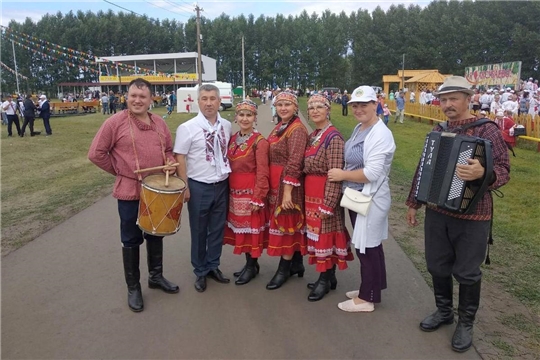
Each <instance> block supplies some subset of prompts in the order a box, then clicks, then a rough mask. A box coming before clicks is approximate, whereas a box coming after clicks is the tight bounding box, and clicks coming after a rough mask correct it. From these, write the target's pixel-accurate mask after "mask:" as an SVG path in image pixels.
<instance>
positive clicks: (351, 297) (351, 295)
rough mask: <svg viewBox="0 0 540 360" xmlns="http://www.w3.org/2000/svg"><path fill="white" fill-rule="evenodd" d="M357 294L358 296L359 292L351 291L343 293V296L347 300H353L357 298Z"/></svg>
mask: <svg viewBox="0 0 540 360" xmlns="http://www.w3.org/2000/svg"><path fill="white" fill-rule="evenodd" d="M359 294H360V291H358V290H353V291H347V292H346V293H345V296H346V297H348V298H349V299H354V298H357V297H358V295H359Z"/></svg>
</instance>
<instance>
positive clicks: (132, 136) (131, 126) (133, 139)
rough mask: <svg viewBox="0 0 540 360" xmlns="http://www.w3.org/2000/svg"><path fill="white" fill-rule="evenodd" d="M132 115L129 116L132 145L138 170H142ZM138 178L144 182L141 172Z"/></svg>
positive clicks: (138, 173)
mask: <svg viewBox="0 0 540 360" xmlns="http://www.w3.org/2000/svg"><path fill="white" fill-rule="evenodd" d="M130 115H131V114H129V115H128V122H129V133H130V135H131V144H132V145H133V153H134V154H135V166H136V167H137V170H141V167H140V165H139V156H137V148H136V146H135V135H134V134H133V124H132V123H131V116H130ZM137 177H138V178H139V181H140V182H142V176H141V173H140V172H137Z"/></svg>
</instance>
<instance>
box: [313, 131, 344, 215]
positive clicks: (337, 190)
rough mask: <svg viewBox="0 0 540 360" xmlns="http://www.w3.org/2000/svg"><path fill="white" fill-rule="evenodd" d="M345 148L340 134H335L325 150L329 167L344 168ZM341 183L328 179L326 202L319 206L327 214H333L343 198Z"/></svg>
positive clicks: (325, 190)
mask: <svg viewBox="0 0 540 360" xmlns="http://www.w3.org/2000/svg"><path fill="white" fill-rule="evenodd" d="M344 148H345V143H344V142H343V139H342V138H341V137H340V136H334V137H333V138H332V140H330V143H329V144H328V146H327V147H326V149H324V148H321V150H322V151H325V155H326V161H327V163H328V169H333V168H338V169H343V165H344V162H345V160H344V155H343V152H344ZM341 185H342V183H341V182H340V181H339V182H331V181H327V182H326V185H325V188H324V203H323V204H322V205H321V206H320V207H319V210H320V211H321V212H323V213H325V214H331V215H332V214H333V212H334V209H335V208H336V206H337V205H338V203H339V200H340V198H341Z"/></svg>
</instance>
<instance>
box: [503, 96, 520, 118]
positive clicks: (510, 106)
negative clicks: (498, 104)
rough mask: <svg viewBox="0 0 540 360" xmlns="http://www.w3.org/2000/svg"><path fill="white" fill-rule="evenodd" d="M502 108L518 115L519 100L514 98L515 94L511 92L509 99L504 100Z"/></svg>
mask: <svg viewBox="0 0 540 360" xmlns="http://www.w3.org/2000/svg"><path fill="white" fill-rule="evenodd" d="M516 98H517V96H516ZM502 108H503V110H508V111H511V112H512V114H513V115H517V114H518V110H519V103H518V102H517V100H514V96H513V95H512V94H510V96H509V97H508V100H506V101H505V102H503V104H502Z"/></svg>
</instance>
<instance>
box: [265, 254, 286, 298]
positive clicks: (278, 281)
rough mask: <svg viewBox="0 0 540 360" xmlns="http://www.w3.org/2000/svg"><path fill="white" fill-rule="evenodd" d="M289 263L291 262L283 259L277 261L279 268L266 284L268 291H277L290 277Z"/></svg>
mask: <svg viewBox="0 0 540 360" xmlns="http://www.w3.org/2000/svg"><path fill="white" fill-rule="evenodd" d="M291 263H292V260H285V259H284V258H281V259H280V260H279V267H278V269H277V271H276V273H275V274H274V277H273V278H272V280H270V282H269V283H268V284H266V288H267V289H268V290H275V289H279V288H280V287H281V285H283V284H285V282H286V281H287V279H288V278H289V276H291Z"/></svg>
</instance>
